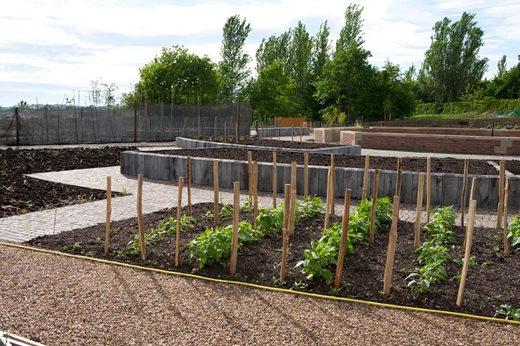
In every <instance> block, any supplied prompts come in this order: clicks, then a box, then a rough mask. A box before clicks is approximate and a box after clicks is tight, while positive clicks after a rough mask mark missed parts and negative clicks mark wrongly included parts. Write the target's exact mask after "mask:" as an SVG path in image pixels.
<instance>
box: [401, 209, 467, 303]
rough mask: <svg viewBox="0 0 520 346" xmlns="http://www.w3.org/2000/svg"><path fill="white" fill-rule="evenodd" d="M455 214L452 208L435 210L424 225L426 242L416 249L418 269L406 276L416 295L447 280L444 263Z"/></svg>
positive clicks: (446, 259) (447, 256)
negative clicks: (434, 284) (432, 285)
mask: <svg viewBox="0 0 520 346" xmlns="http://www.w3.org/2000/svg"><path fill="white" fill-rule="evenodd" d="M456 216H457V215H456V214H455V212H454V211H453V207H452V206H448V207H443V208H437V209H436V210H435V212H434V213H433V215H432V219H431V221H430V222H429V223H427V224H426V225H424V232H425V234H426V236H427V237H428V240H427V241H426V242H424V243H423V244H422V245H421V246H420V247H419V249H417V260H418V262H419V264H420V265H421V266H420V267H418V268H416V269H415V272H414V273H412V274H410V275H408V277H407V278H406V280H410V281H409V282H408V286H410V287H411V288H412V290H413V291H415V292H417V293H425V292H427V291H428V290H429V289H430V286H431V284H433V283H438V282H442V281H444V280H446V279H447V278H448V272H447V271H446V267H445V265H446V263H447V262H448V261H449V260H450V258H451V256H450V253H449V249H448V247H447V245H448V244H449V243H450V242H451V241H452V240H453V226H454V225H455V218H456Z"/></svg>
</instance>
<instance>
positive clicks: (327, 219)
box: [323, 167, 332, 229]
mask: <svg viewBox="0 0 520 346" xmlns="http://www.w3.org/2000/svg"><path fill="white" fill-rule="evenodd" d="M331 170H332V168H331V167H329V169H328V171H327V196H326V197H325V222H324V224H323V229H326V228H328V227H329V222H330V188H331V185H332V184H331V181H330V180H331V173H330V172H331Z"/></svg>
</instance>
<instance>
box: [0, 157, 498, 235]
mask: <svg viewBox="0 0 520 346" xmlns="http://www.w3.org/2000/svg"><path fill="white" fill-rule="evenodd" d="M109 175H110V176H112V189H113V190H114V191H118V192H126V193H130V194H131V195H129V196H125V197H118V198H114V199H112V220H114V221H117V220H123V219H126V218H131V217H134V216H135V213H136V207H135V201H136V198H135V194H134V192H135V191H136V186H137V184H136V180H135V179H134V178H127V177H125V176H123V175H122V174H121V173H120V170H119V166H115V167H105V168H92V169H81V170H71V171H62V172H49V173H37V174H31V175H30V176H32V177H35V178H39V179H44V180H49V181H53V182H59V183H64V184H70V185H78V186H83V187H88V188H95V189H105V188H106V186H105V184H106V176H109ZM143 190H144V192H143V211H144V213H151V212H154V211H158V210H161V209H164V208H167V207H172V206H174V205H175V204H176V200H177V187H176V186H175V185H173V184H168V183H162V182H152V181H145V183H144V187H143ZM243 193H247V192H243ZM244 198H245V195H244ZM221 200H222V201H223V202H228V203H230V202H232V193H231V191H230V190H228V189H225V190H222V191H221ZM281 200H282V196H281V195H280V201H281ZM212 201H213V192H212V189H211V188H204V187H194V188H193V189H192V202H193V203H201V202H212ZM259 202H260V205H263V206H266V207H269V206H271V203H272V199H271V196H270V195H266V194H262V195H260V196H259ZM186 203H187V196H186V193H184V194H183V204H186ZM341 208H342V202H341V200H337V201H336V211H337V212H340V211H341ZM104 213H105V201H104V200H101V201H95V202H89V203H84V204H78V205H73V206H67V207H61V208H57V209H51V210H44V211H38V212H32V213H28V214H24V215H17V216H11V217H7V218H0V240H7V241H13V242H24V241H27V240H29V239H31V238H34V237H37V236H41V235H45V234H54V233H58V232H64V231H68V230H73V229H76V228H83V227H88V226H92V225H95V224H98V223H103V222H104ZM423 216H424V215H423ZM400 217H401V220H405V221H410V222H413V221H414V220H415V206H411V205H402V207H401V212H400ZM494 223H495V215H494V213H493V212H491V211H490V212H485V211H481V212H480V213H479V215H478V217H477V224H478V225H485V226H488V227H492V226H493V225H494Z"/></svg>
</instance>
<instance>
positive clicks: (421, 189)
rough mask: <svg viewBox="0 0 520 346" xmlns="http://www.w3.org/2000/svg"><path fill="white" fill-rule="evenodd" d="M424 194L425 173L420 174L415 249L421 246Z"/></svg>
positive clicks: (416, 208)
mask: <svg viewBox="0 0 520 346" xmlns="http://www.w3.org/2000/svg"><path fill="white" fill-rule="evenodd" d="M423 192H424V173H420V174H419V181H418V183H417V205H416V207H415V227H414V230H415V236H414V241H413V247H414V249H416V250H417V249H418V248H419V246H421V217H422V206H423V198H424V196H423Z"/></svg>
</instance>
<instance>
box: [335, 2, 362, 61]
mask: <svg viewBox="0 0 520 346" xmlns="http://www.w3.org/2000/svg"><path fill="white" fill-rule="evenodd" d="M362 14H363V7H361V6H359V5H357V4H350V5H348V7H347V10H346V11H345V25H344V26H343V28H342V29H341V32H340V33H339V38H338V41H337V42H336V51H340V50H342V49H346V48H348V47H350V46H356V47H361V46H362V45H363V43H365V40H364V39H363V19H362V18H361V15H362Z"/></svg>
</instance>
